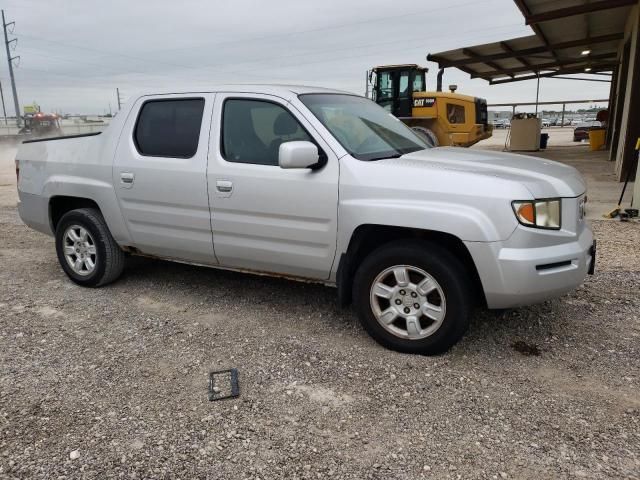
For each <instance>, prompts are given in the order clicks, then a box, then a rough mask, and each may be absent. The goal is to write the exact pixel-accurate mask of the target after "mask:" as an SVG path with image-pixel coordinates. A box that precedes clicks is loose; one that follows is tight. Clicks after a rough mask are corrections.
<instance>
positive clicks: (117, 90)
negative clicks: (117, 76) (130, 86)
mask: <svg viewBox="0 0 640 480" xmlns="http://www.w3.org/2000/svg"><path fill="white" fill-rule="evenodd" d="M116 96H117V97H118V110H120V108H122V102H121V100H120V89H119V88H116Z"/></svg>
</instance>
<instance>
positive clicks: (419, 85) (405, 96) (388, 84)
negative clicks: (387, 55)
mask: <svg viewBox="0 0 640 480" xmlns="http://www.w3.org/2000/svg"><path fill="white" fill-rule="evenodd" d="M427 70H428V69H426V68H421V67H419V66H418V65H415V64H410V65H386V66H383V67H376V68H374V69H372V70H371V72H370V78H369V81H371V80H373V100H374V101H375V102H376V103H377V104H378V105H380V106H381V107H383V108H384V109H386V110H388V111H389V112H390V113H392V114H393V115H395V116H396V117H398V118H400V119H402V118H409V117H411V110H412V108H413V93H414V92H424V91H425V88H426V82H425V74H426V72H427ZM372 77H373V78H372Z"/></svg>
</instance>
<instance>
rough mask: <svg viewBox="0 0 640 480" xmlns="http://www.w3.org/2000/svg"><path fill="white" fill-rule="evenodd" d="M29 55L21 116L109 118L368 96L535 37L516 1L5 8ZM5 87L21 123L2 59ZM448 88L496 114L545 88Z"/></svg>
mask: <svg viewBox="0 0 640 480" xmlns="http://www.w3.org/2000/svg"><path fill="white" fill-rule="evenodd" d="M0 5H1V6H2V8H4V10H5V15H6V17H7V22H9V21H15V22H16V26H15V31H14V34H13V36H15V37H17V38H18V44H17V48H16V49H15V51H13V52H12V55H20V57H21V60H20V65H19V67H18V68H17V69H15V72H16V78H17V86H18V97H19V100H20V105H21V106H22V105H25V104H29V103H31V102H34V101H35V102H37V103H38V104H40V105H41V106H42V109H43V110H45V111H59V112H65V113H105V112H108V111H109V104H111V108H112V109H114V110H115V109H116V108H117V107H116V105H117V101H116V95H115V89H116V87H119V88H120V91H121V93H122V95H123V97H125V98H127V97H128V96H129V95H132V94H133V93H134V92H136V91H139V90H146V89H149V90H153V89H154V88H158V87H172V88H173V87H175V86H176V85H178V84H180V85H185V86H204V85H211V84H216V83H301V84H307V85H318V86H326V87H334V88H340V89H344V90H348V91H352V92H356V93H359V94H363V93H364V82H365V72H366V70H367V69H369V68H371V67H372V66H374V65H381V64H386V63H418V64H422V65H427V66H429V67H430V72H429V74H428V80H427V83H428V86H429V87H430V88H435V76H436V72H437V66H436V65H435V64H431V63H427V62H426V60H425V56H426V54H427V53H430V52H438V51H442V50H449V49H452V48H457V47H465V46H471V45H474V44H480V43H488V42H494V41H499V40H504V39H508V38H513V37H518V36H524V35H530V34H532V32H531V30H530V29H529V28H528V27H526V26H525V25H524V20H523V17H522V15H521V14H520V11H519V10H518V9H517V8H516V6H515V4H514V2H513V1H512V0H475V1H470V0H447V1H441V0H402V1H398V0H396V1H390V0H322V1H313V0H224V1H223V0H182V1H176V0H100V1H96V0H0ZM0 80H1V81H2V86H3V90H4V95H5V101H6V104H7V113H9V114H12V113H13V103H12V97H11V87H10V83H9V73H8V69H7V65H6V57H5V54H4V49H3V50H2V53H1V61H0ZM444 82H445V86H446V85H448V84H451V83H456V84H458V86H459V92H460V93H468V94H471V95H475V96H480V97H485V98H487V99H488V100H489V103H499V102H509V101H534V100H535V88H536V85H535V81H527V82H518V83H514V84H507V85H501V86H489V85H488V83H487V82H485V81H484V80H479V79H475V80H471V79H469V76H468V75H467V74H465V73H463V72H460V71H458V70H456V69H448V70H447V71H446V73H445V80H444ZM608 90H609V86H608V84H607V83H594V82H579V81H567V80H553V79H543V80H541V97H540V100H541V101H542V100H550V101H551V100H558V99H581V98H585V97H586V98H606V97H607V96H608Z"/></svg>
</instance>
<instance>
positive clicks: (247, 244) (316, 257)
mask: <svg viewBox="0 0 640 480" xmlns="http://www.w3.org/2000/svg"><path fill="white" fill-rule="evenodd" d="M213 119H214V120H213V128H212V134H211V145H210V148H209V170H208V181H209V197H210V198H211V203H212V216H211V224H212V228H213V241H214V245H215V250H216V257H217V258H218V260H219V262H220V265H222V266H226V267H232V268H239V269H248V270H253V271H264V272H271V273H279V274H283V275H292V276H297V277H307V278H314V279H328V278H329V273H330V271H331V265H332V262H333V259H334V255H335V250H336V232H337V209H338V172H339V166H338V159H337V158H336V157H335V155H334V154H333V152H332V151H331V150H330V149H329V147H328V145H326V143H324V141H323V140H322V139H321V138H320V137H319V136H318V135H317V133H316V132H315V131H314V129H313V127H312V126H311V124H310V123H309V122H308V121H307V120H306V119H305V118H304V117H303V116H302V115H301V113H300V112H299V111H297V110H296V109H295V108H294V107H292V106H291V105H290V104H288V103H286V102H285V101H283V100H282V99H280V98H279V97H273V96H269V95H260V94H235V93H234V94H221V93H218V94H217V96H216V103H215V106H214V113H213ZM295 140H307V141H311V142H313V143H315V144H316V145H317V146H318V147H319V151H321V152H322V154H323V155H326V156H327V163H326V165H324V167H322V168H319V169H317V170H311V169H290V170H289V169H287V170H285V169H282V168H280V167H279V166H278V150H279V147H280V145H281V144H282V143H283V142H288V141H295Z"/></svg>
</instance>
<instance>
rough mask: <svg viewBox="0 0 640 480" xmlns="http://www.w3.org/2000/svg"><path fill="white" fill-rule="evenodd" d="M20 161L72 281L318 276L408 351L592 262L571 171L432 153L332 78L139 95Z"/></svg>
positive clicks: (31, 219) (33, 146)
mask: <svg viewBox="0 0 640 480" xmlns="http://www.w3.org/2000/svg"><path fill="white" fill-rule="evenodd" d="M16 171H17V172H18V191H19V195H20V203H19V212H20V216H21V218H22V220H23V221H24V222H25V223H26V224H27V225H29V226H30V227H32V228H34V229H36V230H38V231H40V232H44V233H46V234H48V235H54V236H55V244H56V250H57V254H58V259H59V261H60V265H61V266H62V269H63V270H64V271H65V273H66V274H67V275H68V276H69V278H70V279H71V280H72V281H74V282H75V283H77V284H79V285H82V286H87V287H98V286H102V285H106V284H108V283H110V282H113V281H114V280H115V279H116V278H118V276H119V275H120V273H121V272H122V269H123V266H124V263H125V257H126V254H135V255H147V256H154V257H160V258H165V259H169V260H176V261H181V262H188V263H193V264H199V265H207V266H212V267H217V268H225V269H232V270H238V271H246V272H253V273H259V274H267V275H277V276H285V277H289V278H292V279H299V280H303V281H312V282H319V283H324V284H327V285H331V286H335V287H337V290H338V298H339V300H340V302H341V304H343V305H347V304H349V303H350V302H351V301H353V303H354V304H355V308H356V310H357V313H358V316H359V318H360V321H361V322H362V324H363V326H364V328H365V329H366V330H367V331H368V332H369V333H370V334H371V335H372V336H373V337H374V338H375V339H376V340H377V341H378V342H380V343H381V344H383V345H385V346H387V347H389V348H392V349H395V350H399V351H403V352H413V353H422V354H435V353H439V352H443V351H445V350H447V349H448V348H449V347H451V346H452V345H453V344H454V343H455V342H456V341H457V340H458V339H459V338H460V337H461V336H462V335H463V333H464V332H465V330H466V328H467V326H468V323H469V317H470V315H471V312H472V308H473V307H474V306H475V305H478V304H480V305H484V306H486V307H488V308H506V307H514V306H519V305H526V304H531V303H535V302H540V301H542V300H545V299H548V298H551V297H555V296H558V295H561V294H563V293H565V292H568V291H570V290H572V289H574V288H575V287H576V286H578V285H579V284H580V283H581V282H582V281H583V280H584V278H585V275H586V274H587V272H592V271H593V265H594V263H595V243H594V240H593V235H592V233H591V230H590V228H589V226H588V225H587V223H586V222H585V219H584V204H585V201H586V196H585V183H584V181H583V179H582V178H581V176H580V175H579V173H578V172H577V171H576V170H575V169H574V168H572V167H569V166H565V165H562V164H559V163H555V162H551V161H547V160H540V159H537V158H532V157H526V156H521V155H511V154H505V153H494V152H482V151H478V150H468V149H457V148H431V149H430V148H427V147H426V145H425V144H424V143H423V141H422V140H421V139H420V138H419V137H417V136H416V135H415V134H414V133H413V132H412V131H411V130H410V129H409V128H407V127H405V126H404V125H403V124H402V122H400V121H398V120H397V119H396V118H395V117H393V116H391V115H389V114H388V113H387V112H386V111H385V110H383V109H382V108H380V107H378V106H377V105H376V104H374V103H373V102H371V101H369V100H367V99H365V98H362V97H358V96H355V95H352V94H349V93H345V92H340V91H335V90H326V89H319V88H309V87H292V86H253V85H241V86H224V87H219V88H216V89H211V90H207V91H187V92H184V93H176V92H163V93H148V94H141V95H138V96H135V97H134V98H133V100H132V101H131V102H130V103H129V104H128V106H127V107H126V108H125V109H123V110H122V111H121V112H120V113H119V114H118V115H117V116H116V118H115V119H114V120H113V122H112V123H111V125H109V127H108V128H107V129H106V130H105V131H104V132H103V133H101V134H99V135H94V136H86V135H85V136H80V137H61V138H53V139H46V140H31V141H27V142H24V143H23V144H22V145H21V146H20V148H19V150H18V153H17V160H16Z"/></svg>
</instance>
